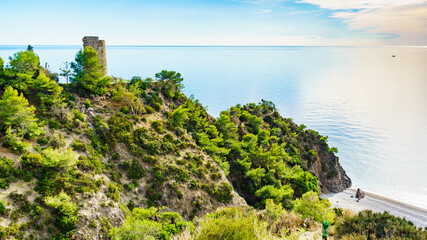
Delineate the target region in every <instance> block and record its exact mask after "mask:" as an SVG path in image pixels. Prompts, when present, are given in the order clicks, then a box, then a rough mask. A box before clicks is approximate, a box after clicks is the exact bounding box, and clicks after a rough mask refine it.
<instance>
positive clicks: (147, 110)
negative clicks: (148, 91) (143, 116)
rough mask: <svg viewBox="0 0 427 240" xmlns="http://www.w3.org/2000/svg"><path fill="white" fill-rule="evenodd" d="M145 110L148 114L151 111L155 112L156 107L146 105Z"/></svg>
mask: <svg viewBox="0 0 427 240" xmlns="http://www.w3.org/2000/svg"><path fill="white" fill-rule="evenodd" d="M145 111H146V112H147V113H148V114H150V113H153V112H154V109H153V108H152V107H150V106H145Z"/></svg>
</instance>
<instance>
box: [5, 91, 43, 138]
mask: <svg viewBox="0 0 427 240" xmlns="http://www.w3.org/2000/svg"><path fill="white" fill-rule="evenodd" d="M34 111H35V108H34V107H33V106H29V103H28V100H27V99H26V98H25V97H24V95H23V94H22V93H21V94H19V93H18V91H17V90H15V89H13V88H12V87H11V86H8V87H7V88H6V90H5V91H4V93H3V95H2V98H1V100H0V119H1V120H0V130H1V131H2V132H5V131H6V130H7V129H8V128H13V130H15V131H17V133H18V136H23V135H27V136H28V137H30V138H33V137H36V136H38V135H40V134H41V130H40V128H39V126H38V124H37V118H35V115H34Z"/></svg>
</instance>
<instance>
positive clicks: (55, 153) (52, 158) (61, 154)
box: [41, 147, 77, 168]
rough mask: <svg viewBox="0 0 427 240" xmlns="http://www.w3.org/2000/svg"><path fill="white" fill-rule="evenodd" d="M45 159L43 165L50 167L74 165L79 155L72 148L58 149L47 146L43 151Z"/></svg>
mask: <svg viewBox="0 0 427 240" xmlns="http://www.w3.org/2000/svg"><path fill="white" fill-rule="evenodd" d="M42 154H43V161H42V162H41V165H42V166H43V167H48V168H66V167H72V166H74V165H76V163H77V155H76V154H75V153H74V152H73V151H72V150H71V149H68V150H58V149H52V148H50V147H49V148H46V149H45V150H43V151H42Z"/></svg>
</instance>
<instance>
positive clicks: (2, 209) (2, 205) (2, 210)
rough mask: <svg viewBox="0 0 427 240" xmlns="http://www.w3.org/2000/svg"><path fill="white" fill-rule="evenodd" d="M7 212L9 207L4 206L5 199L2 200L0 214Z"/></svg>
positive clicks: (3, 214)
mask: <svg viewBox="0 0 427 240" xmlns="http://www.w3.org/2000/svg"><path fill="white" fill-rule="evenodd" d="M6 213H7V209H6V207H5V206H4V203H3V201H0V216H5V215H6Z"/></svg>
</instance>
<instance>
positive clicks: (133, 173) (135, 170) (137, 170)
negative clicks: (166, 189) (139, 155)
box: [128, 159, 146, 180]
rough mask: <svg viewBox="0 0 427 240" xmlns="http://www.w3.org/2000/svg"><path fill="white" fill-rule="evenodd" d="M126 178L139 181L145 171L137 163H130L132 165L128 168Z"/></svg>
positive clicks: (134, 161) (135, 161)
mask: <svg viewBox="0 0 427 240" xmlns="http://www.w3.org/2000/svg"><path fill="white" fill-rule="evenodd" d="M128 169H129V170H128V178H130V179H137V180H138V179H141V178H142V177H144V176H145V174H146V173H145V169H144V168H143V167H142V166H141V164H139V163H138V161H137V160H135V159H134V160H133V161H132V165H131V166H130V167H129V168H128Z"/></svg>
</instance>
